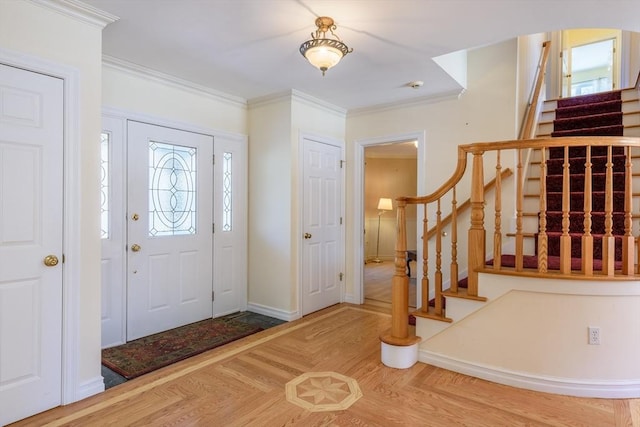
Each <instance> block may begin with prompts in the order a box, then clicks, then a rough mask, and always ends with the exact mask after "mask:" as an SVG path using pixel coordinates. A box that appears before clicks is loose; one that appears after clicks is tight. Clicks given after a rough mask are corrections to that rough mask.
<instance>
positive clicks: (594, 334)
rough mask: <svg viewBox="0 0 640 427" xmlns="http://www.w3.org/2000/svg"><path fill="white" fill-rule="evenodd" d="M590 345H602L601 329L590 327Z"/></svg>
mask: <svg viewBox="0 0 640 427" xmlns="http://www.w3.org/2000/svg"><path fill="white" fill-rule="evenodd" d="M588 330H589V344H590V345H600V328H598V327H595V326H589V328H588Z"/></svg>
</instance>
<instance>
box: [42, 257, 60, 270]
mask: <svg viewBox="0 0 640 427" xmlns="http://www.w3.org/2000/svg"><path fill="white" fill-rule="evenodd" d="M43 262H44V265H46V266H47V267H55V266H56V265H58V257H57V256H55V255H47V256H46V257H44V260H43Z"/></svg>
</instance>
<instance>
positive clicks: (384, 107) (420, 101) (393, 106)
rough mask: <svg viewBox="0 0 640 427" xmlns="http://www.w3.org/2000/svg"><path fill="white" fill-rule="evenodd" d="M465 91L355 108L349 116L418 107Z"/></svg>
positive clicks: (456, 96)
mask: <svg viewBox="0 0 640 427" xmlns="http://www.w3.org/2000/svg"><path fill="white" fill-rule="evenodd" d="M464 92H465V89H464V88H461V89H454V90H451V91H447V92H442V93H438V94H435V95H427V96H421V97H419V98H413V99H409V100H403V101H396V102H389V103H385V104H379V105H373V106H370V107H362V108H354V109H352V110H349V113H348V116H349V117H357V116H363V115H366V114H374V113H381V112H385V111H390V110H397V109H400V108H407V107H416V106H422V105H428V104H435V103H438V102H442V101H449V100H454V99H460V97H461V96H462V95H463V94H464Z"/></svg>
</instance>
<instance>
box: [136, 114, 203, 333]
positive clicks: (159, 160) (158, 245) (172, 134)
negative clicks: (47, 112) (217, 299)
mask: <svg viewBox="0 0 640 427" xmlns="http://www.w3.org/2000/svg"><path fill="white" fill-rule="evenodd" d="M127 126H128V130H127V133H128V137H127V140H128V157H127V159H128V201H127V224H128V225H127V227H128V233H127V240H128V242H127V248H128V251H127V258H128V263H127V340H128V341H131V340H133V339H136V338H139V337H143V336H146V335H150V334H153V333H156V332H160V331H164V330H168V329H171V328H175V327H177V326H181V325H185V324H188V323H192V322H196V321H199V320H202V319H206V318H210V317H212V301H211V300H212V292H213V288H212V286H213V285H212V282H213V265H212V264H213V263H212V261H213V258H212V249H213V237H212V236H213V230H212V228H213V215H212V204H213V203H212V194H211V182H212V179H213V172H212V171H213V137H211V136H208V135H202V134H198V133H192V132H186V131H182V130H177V129H171V128H167V127H162V126H156V125H150V124H146V123H140V122H135V121H128V125H127Z"/></svg>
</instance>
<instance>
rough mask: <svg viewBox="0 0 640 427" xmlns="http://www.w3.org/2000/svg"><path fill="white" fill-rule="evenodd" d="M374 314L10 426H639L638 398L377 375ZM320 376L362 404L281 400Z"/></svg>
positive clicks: (343, 315) (238, 349) (200, 362)
mask: <svg viewBox="0 0 640 427" xmlns="http://www.w3.org/2000/svg"><path fill="white" fill-rule="evenodd" d="M383 311H384V310H383V309H381V308H380V307H376V306H371V307H370V306H353V305H349V304H339V305H336V306H333V307H330V308H328V309H325V310H322V311H320V312H318V313H314V314H312V315H309V316H306V317H305V318H303V319H300V320H297V321H294V322H290V323H287V324H283V325H280V326H276V327H274V328H270V329H268V330H266V331H263V332H260V333H258V334H255V335H252V336H250V337H247V338H245V339H242V340H239V341H236V342H234V343H232V344H230V345H227V346H223V347H220V348H217V349H214V350H212V351H209V352H207V353H203V354H201V355H199V356H196V357H193V358H191V359H188V360H185V361H183V362H180V363H177V364H175V365H172V366H169V367H167V368H164V369H161V370H158V371H155V372H153V373H150V374H147V375H144V376H141V377H139V378H136V379H133V380H131V381H128V382H126V383H125V384H122V385H118V386H115V387H113V388H111V389H109V390H107V391H106V392H104V393H101V394H100V395H97V396H93V397H90V398H88V399H85V400H83V401H81V402H77V403H75V404H71V405H68V406H65V407H60V408H56V409H53V410H51V411H48V412H45V413H42V414H39V415H36V416H34V417H31V418H29V419H26V420H23V421H21V422H18V423H17V424H16V426H42V425H49V426H61V425H64V426H106V425H113V426H129V425H132V426H146V425H153V426H284V425H286V426H347V425H349V426H456V425H458V426H594V427H603V426H640V399H619V400H606V399H583V398H573V397H565V396H558V395H551V394H544V393H538V392H531V391H526V390H519V389H515V388H511V387H507V386H503V385H497V384H493V383H490V382H487V381H483V380H479V379H475V378H471V377H467V376H464V375H460V374H456V373H453V372H450V371H446V370H443V369H439V368H435V367H433V366H429V365H425V364H421V363H418V364H416V365H415V366H413V367H412V368H410V369H406V370H397V369H391V368H387V367H385V366H384V365H382V364H381V363H380V342H379V340H378V336H379V335H380V333H381V332H383V331H384V330H386V329H387V328H389V326H390V324H391V318H390V316H389V315H388V314H387V313H384V312H383ZM325 371H331V372H336V373H339V374H341V375H344V376H347V377H349V378H353V379H355V380H356V381H357V383H358V384H359V388H360V390H361V392H362V397H361V398H359V399H358V400H357V401H356V402H355V403H353V404H352V405H351V406H350V407H349V408H348V409H345V410H341V411H330V412H311V411H309V410H308V409H304V408H302V407H299V406H297V405H294V404H292V403H290V402H289V401H287V399H286V396H285V385H286V384H287V382H289V381H291V380H292V379H294V378H296V377H298V376H299V375H301V374H303V373H306V372H325Z"/></svg>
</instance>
